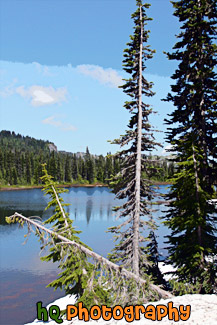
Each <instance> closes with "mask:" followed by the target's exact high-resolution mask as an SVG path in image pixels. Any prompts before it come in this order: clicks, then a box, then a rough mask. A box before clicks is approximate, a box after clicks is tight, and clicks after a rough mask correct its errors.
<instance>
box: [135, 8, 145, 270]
mask: <svg viewBox="0 0 217 325" xmlns="http://www.w3.org/2000/svg"><path fill="white" fill-rule="evenodd" d="M140 26H141V29H140V32H141V38H140V53H139V104H138V124H137V153H136V184H135V212H134V213H135V214H134V219H133V234H134V236H133V265H132V266H133V267H132V269H133V273H135V275H136V276H139V221H140V200H141V198H140V186H141V148H142V53H143V25H142V7H141V5H140Z"/></svg>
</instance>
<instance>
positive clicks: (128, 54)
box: [110, 0, 156, 276]
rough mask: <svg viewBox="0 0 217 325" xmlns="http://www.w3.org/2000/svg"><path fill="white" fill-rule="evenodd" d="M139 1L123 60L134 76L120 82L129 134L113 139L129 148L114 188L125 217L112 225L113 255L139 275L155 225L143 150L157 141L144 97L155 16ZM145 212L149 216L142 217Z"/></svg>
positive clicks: (147, 90) (149, 90) (149, 89)
mask: <svg viewBox="0 0 217 325" xmlns="http://www.w3.org/2000/svg"><path fill="white" fill-rule="evenodd" d="M136 4H137V9H136V11H135V13H133V14H132V19H133V21H134V24H135V27H134V34H133V35H131V36H130V42H129V43H127V45H128V48H127V49H125V50H124V60H123V66H124V70H125V71H126V72H127V73H129V74H130V75H131V77H130V78H129V79H124V80H125V84H124V85H123V86H121V88H123V91H124V92H125V93H126V94H127V95H129V96H130V101H126V102H125V105H124V107H125V108H126V109H127V110H128V111H129V112H130V114H131V118H130V121H129V125H128V130H127V131H126V134H125V135H123V136H121V137H120V138H119V139H116V140H114V141H113V143H115V144H119V145H120V146H121V147H123V146H125V148H126V149H124V150H122V151H120V152H119V153H117V154H116V156H117V157H118V158H120V161H121V171H120V173H118V174H117V175H116V177H115V179H114V190H113V191H114V193H116V197H117V198H119V199H125V200H126V201H125V203H124V204H123V205H122V206H120V207H117V208H116V210H119V213H120V217H126V221H125V222H123V223H122V224H121V225H119V226H117V227H112V228H110V231H111V232H113V233H114V234H115V237H116V240H118V241H119V242H118V244H117V245H116V247H115V249H114V250H113V253H112V254H111V255H110V258H111V259H112V260H114V261H118V262H120V263H121V264H122V265H123V266H124V267H127V268H128V269H130V270H132V272H133V273H134V274H136V275H137V276H139V274H140V273H141V272H140V266H141V265H144V264H145V263H147V256H146V254H145V253H144V251H145V250H144V249H142V245H143V242H144V241H145V238H144V237H143V230H144V226H146V227H150V228H153V227H154V224H153V222H152V221H151V218H150V211H149V209H148V207H147V203H148V202H147V201H148V200H150V198H151V189H150V182H149V181H148V180H145V179H143V178H142V174H143V173H144V172H147V168H146V167H147V159H148V158H147V157H146V156H145V155H144V154H142V153H143V152H149V151H150V150H152V149H153V148H154V146H155V144H156V143H155V141H154V137H153V134H152V130H151V125H150V123H149V120H148V118H149V115H150V113H151V112H152V109H151V108H150V105H148V104H145V103H143V101H142V97H143V95H144V96H147V97H150V96H153V95H154V93H153V92H152V83H151V82H148V81H147V80H146V79H145V78H144V76H143V71H144V70H145V68H146V66H145V61H146V60H148V59H151V58H152V56H153V52H154V51H153V50H151V49H150V48H149V46H148V45H144V43H146V42H147V40H148V37H149V36H148V33H149V31H146V30H145V29H144V26H145V25H146V24H147V21H150V20H152V19H151V18H148V17H147V15H146V12H145V10H146V9H147V8H149V7H150V5H149V4H143V3H142V1H141V0H137V3H136ZM144 216H145V219H146V220H143V217H144Z"/></svg>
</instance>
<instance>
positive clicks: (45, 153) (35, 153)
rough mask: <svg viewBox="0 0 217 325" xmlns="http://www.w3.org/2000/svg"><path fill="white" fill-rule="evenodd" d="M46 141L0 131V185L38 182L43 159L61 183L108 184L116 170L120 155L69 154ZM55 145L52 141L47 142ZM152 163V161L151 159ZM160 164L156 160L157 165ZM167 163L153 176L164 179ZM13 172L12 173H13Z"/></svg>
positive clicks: (34, 183)
mask: <svg viewBox="0 0 217 325" xmlns="http://www.w3.org/2000/svg"><path fill="white" fill-rule="evenodd" d="M49 144H50V143H49V142H48V141H47V142H45V141H42V140H36V139H34V138H30V137H23V136H21V135H19V134H18V135H16V134H15V133H10V132H9V131H1V132H0V184H1V185H6V184H10V185H26V184H31V185H41V180H40V177H41V176H42V170H41V164H42V163H46V164H47V168H48V172H49V174H51V175H53V177H54V180H55V181H57V182H58V183H60V184H63V183H72V182H73V183H80V184H82V183H87V184H88V183H90V184H94V183H98V182H99V183H103V184H108V180H109V179H110V178H111V175H113V174H117V173H118V172H119V170H120V163H121V161H120V159H119V158H118V157H112V156H111V155H107V156H106V157H104V156H102V155H100V156H95V155H92V154H90V152H89V150H88V155H85V154H83V156H81V155H80V154H71V153H63V152H61V151H60V152H58V151H57V152H56V151H55V150H53V151H52V149H51V150H50V149H49V147H48V146H49ZM51 146H52V148H55V146H54V144H51ZM151 164H153V163H151ZM162 164H163V161H162V160H159V166H161V165H162ZM168 168H169V167H167V169H166V170H164V172H163V173H162V174H161V175H159V177H157V178H156V175H155V178H154V179H156V180H160V181H164V180H166V175H169V169H168ZM15 174H16V177H14V176H15Z"/></svg>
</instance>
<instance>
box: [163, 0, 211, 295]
mask: <svg viewBox="0 0 217 325" xmlns="http://www.w3.org/2000/svg"><path fill="white" fill-rule="evenodd" d="M172 3H173V6H174V8H175V12H174V15H175V16H177V17H178V18H179V21H180V22H181V23H182V27H181V29H182V32H181V33H180V35H179V36H178V38H179V41H178V42H177V43H176V45H175V46H174V52H173V53H172V54H169V53H168V58H169V59H170V60H178V61H179V66H178V69H177V70H176V71H175V73H174V75H173V76H172V78H173V79H174V80H176V83H175V84H174V85H172V86H171V89H172V93H169V94H168V96H167V99H166V100H167V101H171V102H173V105H174V106H175V110H174V111H173V113H172V114H170V115H169V116H170V118H169V119H168V120H166V122H167V124H168V125H169V126H170V128H168V135H167V140H168V142H170V144H171V145H172V146H173V148H172V149H171V151H173V152H176V159H175V161H176V167H177V170H176V174H175V176H174V178H173V183H174V184H173V186H172V188H171V193H170V194H169V196H168V199H169V200H170V209H169V211H168V213H167V215H166V217H165V219H166V222H165V223H166V225H167V226H168V227H169V228H170V229H171V230H172V233H171V235H170V236H168V243H169V253H170V262H172V263H174V264H175V266H176V267H177V272H176V273H177V275H178V277H179V280H180V281H186V282H190V283H191V284H193V285H196V284H197V283H200V286H199V290H198V291H199V292H202V293H204V292H206V293H212V292H213V290H214V287H215V286H216V283H215V277H216V274H215V272H216V268H217V265H216V260H215V258H214V256H216V254H217V237H216V232H217V230H216V221H217V217H216V214H215V213H216V212H217V211H216V209H215V206H214V205H211V204H210V203H209V202H208V201H209V200H210V199H212V198H213V197H214V195H215V190H214V186H213V185H214V182H215V181H216V175H217V123H216V118H217V101H216V91H217V80H216V73H215V70H214V68H215V66H216V63H217V60H216V54H217V47H216V44H214V38H215V37H216V18H217V9H216V0H190V1H189V0H180V1H176V2H172Z"/></svg>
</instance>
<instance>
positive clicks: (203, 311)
mask: <svg viewBox="0 0 217 325" xmlns="http://www.w3.org/2000/svg"><path fill="white" fill-rule="evenodd" d="M171 301H172V302H173V307H176V308H177V309H178V310H179V306H180V305H184V306H186V305H190V306H191V315H190V317H189V319H188V320H186V321H183V320H179V321H174V320H169V319H168V316H165V317H163V318H162V320H161V321H157V320H156V321H153V320H149V319H147V318H145V317H144V315H143V314H142V313H141V314H140V320H137V321H133V322H131V324H136V325H137V324H138V325H149V324H150V325H151V324H152V325H153V324H156V323H158V324H162V325H164V324H166V325H174V324H183V325H184V324H187V325H202V324H203V325H217V295H184V296H178V297H174V298H173V299H167V300H160V301H158V302H152V303H148V304H146V305H144V306H145V307H147V306H148V305H153V306H157V305H159V304H161V305H164V306H168V303H169V302H171ZM74 303H75V298H74V297H73V296H66V297H63V298H60V299H58V300H56V301H55V302H53V303H51V304H50V305H48V306H47V309H48V308H49V307H50V306H51V305H57V306H59V307H60V309H62V310H63V309H66V306H67V305H68V304H70V305H73V304H74ZM89 323H90V324H92V325H94V324H96V325H97V324H100V325H102V324H103V325H104V324H107V325H111V324H119V325H123V324H130V323H129V322H127V321H126V320H125V318H123V319H122V320H119V321H117V320H114V319H111V320H110V321H105V320H103V319H102V318H100V319H99V320H98V321H96V320H90V321H89V322H85V321H81V320H78V318H77V317H75V318H73V319H72V321H66V320H64V321H63V323H62V324H63V325H69V324H73V325H79V324H89ZM31 324H38V325H39V324H49V325H56V324H57V323H56V322H55V321H54V320H50V321H48V322H42V321H39V320H35V321H34V322H33V323H31ZM26 325H30V324H26Z"/></svg>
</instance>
